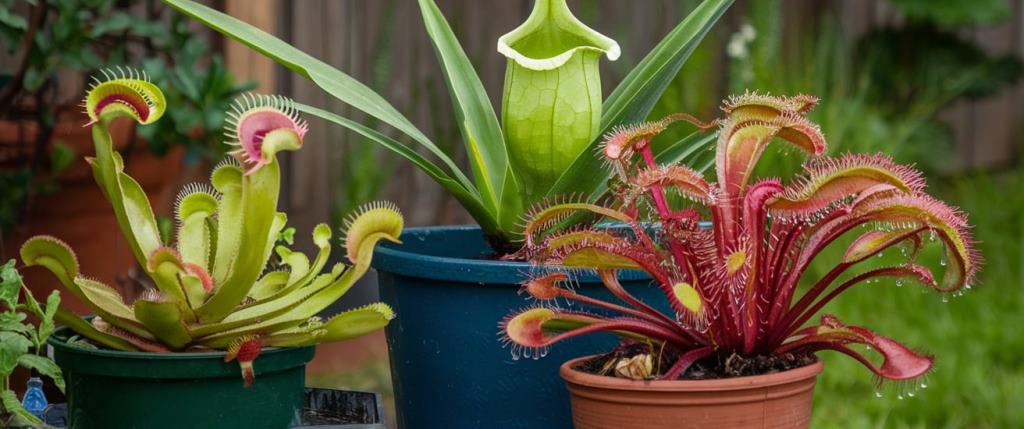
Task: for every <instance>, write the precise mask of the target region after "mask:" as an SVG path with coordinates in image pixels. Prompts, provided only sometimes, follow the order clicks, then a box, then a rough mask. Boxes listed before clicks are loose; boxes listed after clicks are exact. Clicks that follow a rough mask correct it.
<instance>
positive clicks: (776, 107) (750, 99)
mask: <svg viewBox="0 0 1024 429" xmlns="http://www.w3.org/2000/svg"><path fill="white" fill-rule="evenodd" d="M818 101H819V100H818V97H815V96H812V95H805V94H799V95H796V96H793V97H779V96H772V95H763V94H758V93H756V92H748V93H745V94H743V95H730V96H729V98H728V99H727V100H725V102H724V103H722V111H723V112H725V114H727V115H729V116H745V115H752V116H763V115H766V114H774V115H778V114H781V113H783V112H794V113H806V112H807V111H809V110H811V109H812V108H814V106H816V105H817V104H818Z"/></svg>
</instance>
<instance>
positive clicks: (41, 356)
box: [0, 259, 64, 427]
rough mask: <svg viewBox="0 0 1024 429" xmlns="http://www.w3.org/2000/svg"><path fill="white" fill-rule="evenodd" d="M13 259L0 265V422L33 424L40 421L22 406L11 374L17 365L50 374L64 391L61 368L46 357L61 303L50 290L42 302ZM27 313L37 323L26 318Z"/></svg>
mask: <svg viewBox="0 0 1024 429" xmlns="http://www.w3.org/2000/svg"><path fill="white" fill-rule="evenodd" d="M14 262H15V261H14V260H13V259H12V260H10V261H7V263H5V264H3V265H0V378H2V379H3V389H2V390H0V424H3V425H4V427H8V426H11V427H21V426H30V425H32V426H35V425H41V424H42V421H40V420H39V418H38V417H36V416H34V415H32V413H29V412H28V411H26V410H25V409H24V408H23V407H22V406H21V402H20V401H19V400H18V396H17V395H16V394H15V393H14V390H13V387H12V386H11V381H10V376H11V373H12V372H13V371H14V369H15V368H17V367H19V366H20V367H22V368H25V369H30V370H34V371H36V372H38V373H39V374H41V375H43V376H46V377H49V378H50V379H51V380H53V382H54V384H55V385H56V386H57V388H59V389H60V390H61V391H62V392H63V391H64V376H63V375H62V374H61V372H60V368H59V367H57V364H55V363H53V361H51V360H50V359H49V358H47V357H46V356H45V352H46V339H47V338H49V337H50V334H52V333H53V329H54V323H53V318H54V315H55V314H56V313H57V312H58V308H59V306H60V293H59V292H57V291H53V293H51V294H50V296H49V297H47V298H46V302H45V303H43V304H42V305H41V304H40V303H39V302H38V301H36V299H35V297H33V296H32V292H31V291H30V290H29V289H28V287H26V286H25V283H24V282H22V280H21V275H20V274H18V270H17V269H15V268H14ZM22 298H24V299H22ZM29 315H32V316H33V317H35V318H36V319H37V320H38V322H36V324H32V323H30V322H28V321H26V319H27V318H28V316H29Z"/></svg>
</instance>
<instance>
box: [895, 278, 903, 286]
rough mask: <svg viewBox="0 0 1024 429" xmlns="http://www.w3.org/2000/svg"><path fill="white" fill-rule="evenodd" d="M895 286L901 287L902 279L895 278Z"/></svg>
mask: <svg viewBox="0 0 1024 429" xmlns="http://www.w3.org/2000/svg"><path fill="white" fill-rule="evenodd" d="M896 287H903V279H896Z"/></svg>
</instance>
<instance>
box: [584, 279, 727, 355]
mask: <svg viewBox="0 0 1024 429" xmlns="http://www.w3.org/2000/svg"><path fill="white" fill-rule="evenodd" d="M598 274H599V275H600V276H601V282H602V283H604V286H605V288H606V289H608V291H609V292H611V293H612V295H615V296H616V297H617V298H619V299H621V300H623V301H625V302H626V303H627V304H629V305H632V306H633V307H635V308H636V309H638V310H640V311H643V312H645V313H647V314H648V315H649V316H651V317H655V318H658V319H659V320H660V321H661V322H662V323H663V324H668V325H669V326H672V327H673V328H675V329H680V330H681V331H682V332H684V333H686V335H687V336H688V337H690V339H692V340H693V341H694V342H696V343H699V344H707V339H705V338H704V337H703V336H701V335H698V334H697V333H696V332H693V331H692V330H691V329H690V328H688V327H686V326H684V325H683V324H681V323H679V322H676V321H675V320H672V319H670V318H668V317H667V316H665V315H664V314H663V313H662V312H660V311H658V310H655V309H654V308H652V307H651V306H649V305H647V304H645V303H644V302H643V301H640V300H639V299H637V298H636V297H635V296H633V295H632V294H630V293H629V292H628V291H627V290H626V288H624V287H622V283H619V279H618V278H617V277H615V270H600V271H599V272H598Z"/></svg>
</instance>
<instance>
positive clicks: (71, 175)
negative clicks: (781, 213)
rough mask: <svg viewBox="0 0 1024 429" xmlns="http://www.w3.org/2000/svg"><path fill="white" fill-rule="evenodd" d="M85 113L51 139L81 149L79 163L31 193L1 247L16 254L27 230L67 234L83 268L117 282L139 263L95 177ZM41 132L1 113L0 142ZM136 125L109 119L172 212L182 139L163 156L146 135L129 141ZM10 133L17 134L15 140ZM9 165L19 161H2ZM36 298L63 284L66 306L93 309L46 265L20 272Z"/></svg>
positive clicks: (130, 165)
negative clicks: (54, 185)
mask: <svg viewBox="0 0 1024 429" xmlns="http://www.w3.org/2000/svg"><path fill="white" fill-rule="evenodd" d="M84 122H85V119H84V117H82V116H81V115H68V116H66V117H62V118H61V120H60V121H59V122H58V123H57V125H56V127H55V129H54V133H53V136H52V137H51V139H50V140H51V141H50V144H51V145H52V144H53V143H54V142H60V143H63V144H65V145H68V146H70V147H71V148H72V149H74V150H75V153H76V159H75V161H74V163H73V164H72V165H71V166H70V167H69V168H68V169H67V170H65V171H64V172H62V173H61V174H60V175H59V177H58V178H57V182H58V186H59V190H58V191H57V192H55V193H53V194H49V195H37V196H32V197H30V201H29V202H28V209H27V211H26V213H25V215H24V217H23V218H22V220H21V224H20V225H19V226H18V227H16V228H14V230H13V231H7V232H5V234H4V237H3V238H4V243H3V246H4V248H3V250H4V255H5V257H6V258H8V259H10V258H17V257H18V249H19V248H20V247H21V243H23V242H24V241H25V240H26V239H28V238H29V237H32V236H34V235H39V234H46V235H52V236H54V237H57V238H59V239H61V240H64V241H65V242H67V243H68V244H69V245H70V246H71V248H72V249H74V250H75V253H76V254H77V255H78V262H79V265H80V266H81V267H82V273H83V274H85V275H88V276H90V277H92V278H95V279H97V280H99V281H102V282H103V283H106V284H108V285H111V286H114V287H117V286H118V285H117V278H118V276H119V275H122V274H124V273H125V272H127V271H128V270H129V269H130V268H131V267H133V266H134V265H135V258H134V257H133V255H132V252H131V249H129V247H128V243H127V242H126V241H125V239H124V238H123V237H122V236H121V232H120V230H119V228H118V225H117V219H116V218H115V217H114V212H113V209H111V207H110V204H109V203H108V202H107V199H106V198H105V197H104V196H103V193H102V191H100V188H99V187H98V186H97V185H96V183H95V181H94V180H93V177H92V170H91V168H90V167H89V165H88V163H86V162H85V157H87V156H92V155H93V153H94V149H93V142H92V131H91V129H90V128H89V127H82V124H83V123H84ZM37 132H38V130H37V128H36V124H35V123H34V122H31V121H25V122H20V121H0V143H2V144H4V145H7V146H8V147H10V146H11V145H13V144H32V143H25V142H34V141H35V136H36V133H37ZM133 134H134V125H133V124H132V123H131V122H130V121H115V122H114V123H113V124H112V126H111V136H112V137H113V141H114V145H115V149H116V150H118V151H120V152H121V153H122V155H123V156H124V157H125V170H126V172H127V173H128V174H129V175H131V176H132V177H133V178H135V180H137V181H138V182H139V184H140V185H141V186H142V188H143V190H145V192H146V194H147V195H149V197H150V203H151V204H152V206H153V210H154V211H155V212H156V213H157V214H158V215H165V216H166V215H170V214H171V209H172V207H171V206H172V202H173V198H174V195H175V192H176V189H174V186H173V185H174V184H176V183H177V180H178V175H179V174H180V172H181V165H182V156H183V154H184V151H183V149H182V148H181V147H177V148H175V150H172V151H171V152H170V153H168V154H167V155H166V156H163V157H159V156H156V155H154V154H152V153H150V152H149V150H147V149H146V147H145V143H144V142H138V143H137V144H135V145H134V146H133V147H129V142H131V141H132V140H133ZM12 139H17V141H13V140H12ZM3 167H4V168H10V167H18V166H17V165H4V166H3ZM22 274H23V275H24V277H25V284H27V285H28V286H29V287H30V288H31V289H32V291H33V293H34V294H35V296H36V297H37V298H40V299H45V297H46V296H47V295H49V294H50V291H52V290H61V292H62V293H61V299H62V301H63V303H65V307H66V308H70V309H72V310H74V311H75V312H76V313H78V314H83V315H84V314H90V313H92V312H91V311H90V310H89V309H88V307H87V306H85V304H83V303H81V302H79V301H78V300H77V299H76V298H75V297H74V295H72V294H70V293H65V292H64V291H63V290H62V288H63V287H62V286H61V285H60V283H59V282H58V281H57V280H56V279H55V278H54V277H53V276H52V275H51V274H50V273H49V272H47V271H46V270H44V269H28V270H24V271H23V273H22Z"/></svg>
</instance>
